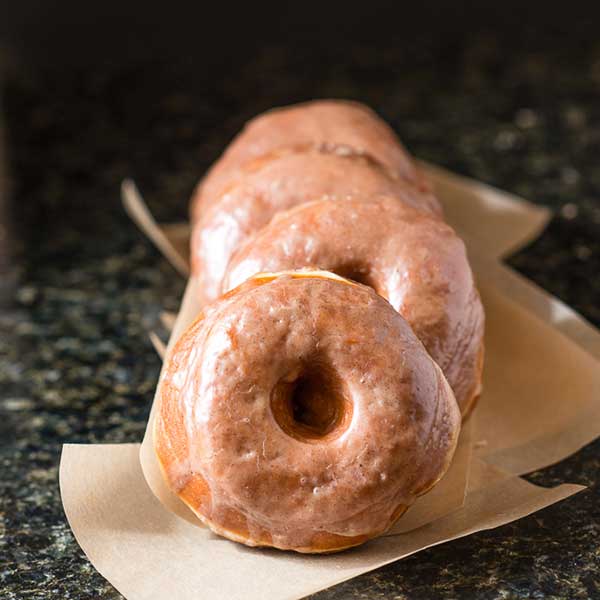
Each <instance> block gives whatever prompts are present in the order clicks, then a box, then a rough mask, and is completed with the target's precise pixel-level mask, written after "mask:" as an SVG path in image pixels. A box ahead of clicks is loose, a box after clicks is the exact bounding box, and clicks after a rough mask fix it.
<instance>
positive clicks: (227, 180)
mask: <svg viewBox="0 0 600 600" xmlns="http://www.w3.org/2000/svg"><path fill="white" fill-rule="evenodd" d="M307 146H313V147H315V148H317V149H318V148H328V149H330V150H332V149H338V150H344V149H346V150H350V151H352V152H355V153H358V154H365V155H368V156H369V157H371V159H372V160H374V161H377V162H378V163H380V164H381V165H382V166H383V167H385V168H386V169H387V170H388V171H389V173H390V174H391V175H392V176H393V177H399V178H401V179H404V180H405V181H406V182H408V183H410V184H412V185H415V186H416V187H417V188H419V189H421V190H428V189H429V186H428V183H427V181H426V180H425V178H424V177H423V175H422V174H421V172H420V171H419V170H418V169H417V167H416V165H415V163H414V161H413V160H412V158H411V157H410V155H409V154H408V152H406V150H405V149H404V148H403V147H402V144H401V143H400V141H399V140H398V138H397V136H396V134H395V133H394V132H393V130H392V129H391V128H390V127H389V126H388V124H387V123H385V121H383V120H382V119H381V118H379V116H378V115H377V114H376V113H375V112H374V111H372V110H371V109H370V108H368V107H367V106H365V105H364V104H360V103H358V102H351V101H348V100H314V101H311V102H304V103H301V104H295V105H292V106H286V107H282V108H276V109H272V110H269V111H267V112H265V113H263V114H261V115H258V116H257V117H255V118H253V119H252V120H250V121H249V122H248V123H247V124H246V126H245V127H244V129H243V130H242V131H241V132H240V133H239V134H238V135H237V136H236V137H235V138H234V139H233V141H232V142H231V143H230V144H229V146H228V147H227V149H226V150H225V152H224V153H223V155H222V156H221V158H220V159H219V160H218V161H217V162H216V163H215V164H214V165H213V166H212V167H211V169H210V170H209V171H208V173H207V174H206V176H205V177H204V179H203V180H202V181H201V182H200V184H199V185H198V187H197V188H196V191H195V192H194V195H193V198H192V202H191V214H192V221H195V220H196V219H197V218H198V216H199V215H200V214H202V213H204V212H206V211H207V210H208V207H209V206H210V205H211V204H212V203H213V202H214V201H215V200H216V199H218V198H219V197H220V196H221V195H222V194H223V193H224V190H225V188H226V187H229V186H230V185H233V184H235V182H236V180H237V179H238V178H239V177H240V176H242V175H243V173H244V167H245V165H246V164H247V163H249V162H251V161H253V160H255V159H257V158H260V157H263V156H266V155H269V154H271V153H272V152H274V151H277V150H281V149H283V148H305V147H307Z"/></svg>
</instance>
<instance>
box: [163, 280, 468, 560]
mask: <svg viewBox="0 0 600 600" xmlns="http://www.w3.org/2000/svg"><path fill="white" fill-rule="evenodd" d="M157 402H158V406H157V408H158V410H157V416H156V420H155V424H154V447H155V451H156V455H157V457H158V461H159V463H160V466H161V469H162V471H163V475H164V477H165V479H166V482H167V484H168V485H169V486H170V488H171V489H172V490H173V491H174V492H175V493H176V494H177V495H178V496H179V497H180V498H181V500H183V502H185V503H186V504H187V505H188V506H189V507H190V508H191V509H192V510H193V511H194V513H195V514H196V515H197V516H198V517H199V518H200V519H201V520H202V521H203V522H204V523H205V524H206V525H208V526H209V527H210V528H211V529H212V530H213V531H215V532H216V533H218V534H219V535H222V536H224V537H227V538H229V539H232V540H235V541H238V542H242V543H244V544H247V545H249V546H272V547H276V548H281V549H289V550H296V551H298V552H333V551H337V550H342V549H344V548H349V547H351V546H356V545H358V544H361V543H363V542H365V541H366V540H368V539H370V538H372V537H374V536H376V535H378V534H381V533H383V532H385V531H386V530H387V529H389V528H390V527H391V526H392V525H393V524H394V522H395V521H396V520H397V519H398V518H399V517H400V516H401V515H402V514H403V512H404V511H405V510H406V508H407V507H408V506H410V505H411V504H412V503H413V502H414V500H415V498H416V497H417V496H419V495H421V494H424V493H425V492H426V491H428V490H429V489H430V488H431V487H432V486H434V485H435V484H436V482H438V481H439V480H440V478H441V477H442V476H443V475H444V473H445V472H446V470H447V468H448V466H449V464H450V461H451V459H452V456H453V453H454V450H455V447H456V443H457V438H458V433H459V430H460V413H459V410H458V407H457V405H456V401H455V399H454V395H453V393H452V390H451V389H450V386H449V385H448V383H447V381H446V379H445V378H444V376H443V374H442V371H441V370H440V368H439V367H438V366H437V365H436V364H435V363H434V361H433V360H432V359H431V357H430V356H429V355H428V354H427V352H426V351H425V349H424V348H423V346H422V344H421V343H420V342H419V340H418V339H417V338H416V336H415V335H414V333H413V331H412V330H411V328H410V326H409V325H408V324H407V323H406V321H405V320H404V319H403V318H402V317H401V316H400V314H399V313H397V312H396V311H395V310H394V309H393V308H392V307H391V306H390V305H389V304H388V303H387V302H386V301H385V300H384V299H383V298H381V297H380V296H378V295H377V294H376V293H375V292H374V291H373V290H372V289H370V288H368V287H366V286H363V285H359V284H355V283H353V282H349V281H347V280H344V279H341V278H338V277H336V276H335V275H332V274H330V273H323V272H305V273H283V274H261V275H258V276H256V277H254V278H251V279H250V280H249V281H247V282H245V283H244V284H242V285H241V286H240V287H239V288H237V289H236V290H233V291H232V292H230V293H229V294H227V295H225V296H224V297H223V298H222V299H221V300H219V301H217V302H215V303H214V304H212V305H210V306H209V307H207V308H206V309H205V310H204V311H203V313H202V314H201V315H200V317H199V318H198V319H197V320H196V321H195V322H194V323H193V324H192V325H191V326H190V327H189V329H188V330H187V331H186V332H185V333H183V335H182V336H181V338H180V339H179V341H178V342H177V344H176V345H175V346H174V348H173V350H172V352H171V353H170V355H169V356H168V358H167V361H166V363H165V367H164V370H163V374H162V377H161V381H160V383H159V389H158V394H157Z"/></svg>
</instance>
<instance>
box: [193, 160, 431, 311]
mask: <svg viewBox="0 0 600 600" xmlns="http://www.w3.org/2000/svg"><path fill="white" fill-rule="evenodd" d="M244 172H245V175H244V176H243V177H240V178H239V179H238V180H237V183H236V184H235V185H233V186H230V187H229V188H228V189H227V191H226V192H225V193H224V194H223V195H222V196H221V197H220V198H219V199H217V200H215V201H214V202H213V203H212V204H211V205H210V206H209V208H208V209H207V210H206V212H204V213H203V214H201V215H200V216H199V217H198V219H197V221H196V222H195V224H194V228H193V234H192V242H191V254H192V272H193V273H194V274H195V275H196V276H197V277H198V278H199V280H200V283H199V288H200V289H201V293H202V298H201V299H200V300H201V302H202V303H203V304H205V303H207V302H211V301H212V300H214V299H216V298H217V297H218V296H219V293H220V291H221V282H222V280H223V276H224V273H225V270H226V268H227V264H228V263H229V259H230V258H231V255H232V254H233V252H234V251H235V250H236V248H237V247H238V246H239V245H240V244H241V243H242V242H243V241H244V240H245V239H246V238H248V236H250V235H251V234H253V233H255V232H256V231H258V230H259V229H261V228H262V227H264V226H265V225H266V224H267V223H269V221H270V220H271V219H272V218H273V216H274V215H275V214H276V213H278V212H280V211H283V210H287V209H290V208H293V207H294V206H297V205H298V204H302V203H305V202H307V201H311V200H317V199H333V198H346V197H349V196H356V197H361V198H365V199H368V198H370V197H372V196H373V195H375V194H378V193H384V194H390V195H394V196H396V197H397V198H398V200H399V201H401V202H405V203H406V204H410V205H411V206H414V207H415V208H419V209H421V210H425V211H428V212H431V213H433V214H436V215H440V216H441V207H440V205H439V202H438V201H437V199H436V198H435V196H433V195H432V194H430V193H426V192H423V191H419V190H417V189H416V188H414V187H413V186H409V185H407V184H406V182H405V181H404V180H403V179H398V178H393V177H390V175H389V173H388V172H387V170H386V169H384V168H382V167H381V165H379V163H376V162H374V161H373V160H371V159H369V158H368V157H367V156H364V155H361V154H356V153H354V152H348V151H346V152H343V153H339V152H324V151H322V150H321V151H319V150H315V149H305V150H303V151H293V150H285V151H279V152H277V153H276V154H274V155H269V156H268V157H262V158H260V159H257V160H255V161H253V162H252V163H249V164H247V165H246V168H245V170H244Z"/></svg>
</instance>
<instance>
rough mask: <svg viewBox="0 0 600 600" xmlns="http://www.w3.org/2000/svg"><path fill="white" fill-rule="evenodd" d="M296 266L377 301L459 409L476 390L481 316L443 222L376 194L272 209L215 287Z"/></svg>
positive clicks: (458, 244)
mask: <svg viewBox="0 0 600 600" xmlns="http://www.w3.org/2000/svg"><path fill="white" fill-rule="evenodd" d="M305 267H308V268H314V269H324V270H327V271H332V272H334V273H337V274H338V275H341V276H342V277H347V278H349V279H353V280H355V281H359V282H361V283H364V284H366V285H369V286H371V287H373V288H374V289H375V291H376V292H377V293H378V294H380V295H382V296H383V297H384V298H386V299H387V300H388V301H389V302H390V304H391V305H392V306H393V307H394V308H395V309H396V310H398V311H399V312H400V314H401V315H402V316H403V317H404V318H405V319H406V320H407V321H408V322H409V323H410V325H411V326H412V328H413V330H414V332H415V333H416V334H417V337H418V338H419V339H420V340H421V341H422V342H423V344H424V346H425V348H427V350H428V352H429V353H430V354H431V356H432V358H433V359H434V360H435V361H436V363H437V364H438V365H439V366H440V367H441V369H442V371H443V372H444V374H445V375H446V378H447V379H448V382H449V383H450V385H451V386H452V389H453V390H454V394H455V396H456V400H457V402H458V404H459V406H460V408H461V411H462V413H463V415H465V416H466V415H467V414H468V413H469V411H470V410H471V408H472V407H473V406H474V404H475V402H476V400H477V398H478V397H479V394H480V391H481V371H482V366H483V328H484V313H483V307H482V304H481V301H480V298H479V294H478V293H477V290H476V288H475V284H474V281H473V274H472V272H471V268H470V266H469V262H468V260H467V255H466V251H465V246H464V243H463V242H462V240H461V239H460V238H459V237H458V236H457V235H456V233H455V232H454V230H453V229H452V228H451V227H450V226H449V225H447V224H446V223H445V222H443V221H442V220H440V219H438V218H435V217H432V216H431V215H428V214H426V213H424V212H423V211H418V210H415V209H414V208H412V207H410V206H407V205H405V204H403V203H401V202H398V201H397V200H396V199H395V198H390V197H386V196H381V197H378V198H372V199H370V200H369V201H364V200H362V199H357V198H349V199H345V200H331V201H317V202H311V203H307V204H303V205H301V206H298V207H296V208H294V209H291V210H289V211H287V212H282V213H279V214H278V215H277V216H276V217H275V218H274V219H273V221H271V223H269V225H267V226H266V227H264V228H263V229H261V230H260V231H259V232H258V233H257V234H256V235H255V236H254V237H252V238H249V240H248V241H247V242H246V243H245V244H243V245H242V246H241V247H240V248H239V249H238V251H237V252H236V253H235V254H234V255H233V257H232V259H231V262H230V263H229V267H228V269H227V274H226V278H225V280H224V285H223V291H226V290H228V289H231V288H232V287H235V286H237V285H239V284H240V283H241V282H242V281H244V280H245V279H247V278H248V277H250V276H251V275H253V274H254V273H258V272H264V271H282V270H287V269H302V268H305Z"/></svg>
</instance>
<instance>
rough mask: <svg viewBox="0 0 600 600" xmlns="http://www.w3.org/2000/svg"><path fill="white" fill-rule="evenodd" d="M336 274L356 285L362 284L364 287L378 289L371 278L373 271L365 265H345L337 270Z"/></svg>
mask: <svg viewBox="0 0 600 600" xmlns="http://www.w3.org/2000/svg"><path fill="white" fill-rule="evenodd" d="M335 274H336V275H339V276H340V277H344V278H345V279H350V280H351V281H355V282H356V283H361V284H362V285H366V286H368V287H370V288H373V289H376V288H375V285H374V282H373V280H372V278H371V271H370V269H369V268H367V267H365V266H364V265H357V264H351V265H343V266H341V267H340V268H338V269H335ZM376 291H377V290H376Z"/></svg>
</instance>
